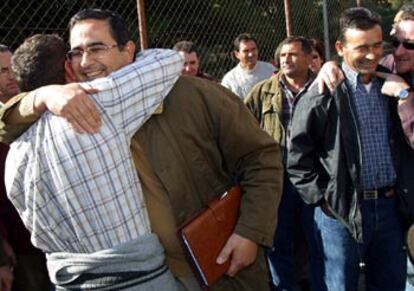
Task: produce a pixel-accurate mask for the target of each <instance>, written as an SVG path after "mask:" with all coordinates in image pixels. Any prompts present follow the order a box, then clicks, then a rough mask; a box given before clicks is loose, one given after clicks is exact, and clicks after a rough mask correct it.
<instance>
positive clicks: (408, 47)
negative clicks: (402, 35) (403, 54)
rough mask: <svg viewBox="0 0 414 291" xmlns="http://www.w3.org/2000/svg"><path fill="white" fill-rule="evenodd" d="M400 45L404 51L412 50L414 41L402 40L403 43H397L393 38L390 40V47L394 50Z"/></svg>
mask: <svg viewBox="0 0 414 291" xmlns="http://www.w3.org/2000/svg"><path fill="white" fill-rule="evenodd" d="M400 44H402V46H403V47H404V48H405V49H406V50H414V40H404V41H399V40H398V39H396V38H394V39H393V40H392V46H393V47H394V48H398V47H399V46H400Z"/></svg>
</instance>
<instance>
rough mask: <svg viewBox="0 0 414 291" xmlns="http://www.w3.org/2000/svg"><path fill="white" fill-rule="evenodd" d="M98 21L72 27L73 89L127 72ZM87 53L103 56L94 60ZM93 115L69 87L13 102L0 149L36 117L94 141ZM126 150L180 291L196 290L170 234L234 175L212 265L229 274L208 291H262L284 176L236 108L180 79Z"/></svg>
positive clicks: (226, 95)
mask: <svg viewBox="0 0 414 291" xmlns="http://www.w3.org/2000/svg"><path fill="white" fill-rule="evenodd" d="M88 11H89V12H88ZM85 14H86V15H87V17H84V16H85ZM102 14H104V15H105V13H101V10H92V11H90V10H87V12H85V11H82V12H79V13H78V14H76V15H75V16H74V17H73V18H72V20H71V23H70V29H71V36H70V45H71V53H73V52H76V53H80V54H81V60H80V62H77V63H71V64H70V69H71V71H73V75H74V77H75V79H76V80H77V81H84V80H91V79H95V78H98V77H102V76H105V75H107V74H109V73H111V72H112V71H114V70H116V69H118V68H121V67H123V66H125V65H127V64H128V62H129V61H128V60H127V59H126V58H125V53H124V48H123V47H122V46H120V45H118V44H117V37H118V35H119V34H122V33H125V30H126V27H123V26H122V25H121V28H120V27H119V26H114V25H113V23H112V22H111V21H112V20H111V19H110V18H108V17H106V16H102ZM82 15H83V16H82ZM74 28H76V31H77V33H76V34H74V33H73V34H72V32H73V31H74ZM96 44H103V45H105V47H106V48H107V49H106V50H105V51H100V52H99V54H97V53H98V52H97V51H95V50H94V49H93V48H94V46H96ZM95 106H96V105H95V104H94V103H93V101H91V100H90V99H89V98H88V96H87V92H85V91H84V90H82V89H81V88H80V87H79V86H77V85H76V84H69V85H65V86H56V85H54V86H48V87H42V88H40V89H38V90H35V91H32V92H30V93H28V94H22V95H18V96H16V97H15V98H14V99H12V100H11V101H10V102H9V103H8V104H6V106H5V108H4V109H3V111H2V117H1V120H2V121H3V122H4V124H2V125H1V129H0V131H1V133H2V138H1V139H2V140H3V141H8V142H11V141H12V140H13V139H15V138H16V137H17V136H18V135H19V134H21V133H22V132H23V131H24V130H25V129H27V128H28V127H29V126H30V124H31V123H33V122H34V121H35V120H37V119H38V118H39V116H40V115H41V114H42V113H43V112H44V111H45V110H50V111H52V112H53V113H55V114H58V115H60V116H62V117H64V118H66V119H67V120H68V121H69V122H70V123H71V124H72V125H73V126H74V128H75V129H77V130H78V131H79V132H87V133H94V132H96V131H98V130H99V126H100V117H99V115H98V114H97V111H96V107H95ZM241 121H243V122H241ZM131 148H132V154H133V157H134V161H135V164H136V167H137V171H138V174H139V177H140V179H141V182H142V187H143V192H144V196H145V199H146V204H147V208H148V211H149V216H150V221H151V228H152V230H153V231H154V232H155V233H156V234H157V235H158V236H159V237H160V240H161V242H162V244H163V246H164V248H165V249H166V257H167V264H168V266H169V267H170V269H171V271H172V272H173V274H174V275H175V276H176V278H177V280H178V281H179V282H180V283H181V285H182V289H183V290H197V289H198V288H199V287H198V286H197V283H196V282H195V279H194V276H193V274H192V272H191V269H190V268H189V266H188V264H187V263H186V261H185V256H184V254H183V251H182V249H181V247H180V244H179V242H178V240H177V238H176V229H177V226H178V225H180V224H182V223H184V222H185V221H186V220H188V219H189V218H191V217H192V216H193V215H194V214H196V213H197V212H198V211H199V210H200V209H202V208H203V207H204V206H205V205H206V204H207V203H208V202H209V201H210V200H211V199H212V198H214V197H217V196H219V195H221V194H222V193H223V192H224V191H225V190H226V189H228V188H229V187H230V186H231V184H232V177H233V176H234V174H236V175H237V176H238V179H239V181H240V184H241V186H242V188H243V196H242V202H241V211H240V217H239V220H238V223H237V225H236V229H235V231H234V233H233V234H232V235H231V237H230V238H229V240H228V241H227V243H226V245H225V246H224V248H223V250H222V252H221V254H220V255H219V257H218V258H217V263H219V264H222V263H224V262H225V261H227V260H230V268H229V270H228V272H227V274H228V276H225V277H223V278H222V279H221V280H220V281H219V282H218V283H217V285H215V286H214V287H213V288H212V290H253V289H256V290H268V289H269V286H268V282H267V276H268V271H267V266H266V262H265V260H264V255H263V248H264V247H270V246H271V244H272V238H273V232H274V229H275V221H276V217H275V216H276V208H277V205H278V203H279V199H280V193H281V185H282V174H283V173H282V167H281V162H280V156H279V149H278V148H277V146H276V145H275V143H274V141H273V140H272V139H271V138H270V137H269V136H267V135H266V134H265V133H264V132H263V131H261V130H260V128H259V127H258V126H257V125H256V122H255V120H254V119H253V117H252V116H251V115H250V114H249V113H248V111H247V109H246V108H245V106H244V105H243V103H242V102H241V101H239V100H238V98H237V97H236V96H235V95H233V94H232V93H231V92H230V91H228V90H227V89H225V88H222V87H221V86H219V85H216V84H213V83H211V82H205V81H203V80H198V79H194V78H184V77H182V78H180V79H179V80H178V81H177V83H176V84H175V86H174V87H173V89H172V91H171V92H170V93H169V95H168V96H167V97H166V100H165V102H164V104H163V106H162V107H160V108H159V110H158V111H157V112H156V114H154V116H153V117H151V118H150V119H149V120H148V121H147V123H146V124H145V125H144V126H143V127H141V129H140V130H139V131H138V132H137V134H136V135H135V136H134V138H133V141H132V145H131Z"/></svg>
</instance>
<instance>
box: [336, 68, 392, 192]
mask: <svg viewBox="0 0 414 291" xmlns="http://www.w3.org/2000/svg"><path fill="white" fill-rule="evenodd" d="M342 69H343V71H344V73H345V76H346V82H347V84H348V87H349V88H351V100H352V102H353V104H354V105H355V109H356V110H355V111H356V116H357V121H358V129H359V134H360V140H361V148H362V164H361V174H360V181H361V186H362V189H360V190H374V189H378V188H381V187H384V186H392V185H394V183H395V179H396V173H395V170H394V165H393V162H392V157H391V148H390V144H389V134H390V121H389V110H388V102H387V97H385V96H384V95H382V94H381V84H380V82H379V81H378V79H377V78H373V79H372V80H371V88H370V89H369V91H368V90H367V89H366V88H365V86H364V84H363V83H362V82H361V80H360V76H359V75H358V73H356V72H355V71H353V70H352V69H351V68H349V67H348V66H347V65H346V64H345V63H344V64H343V65H342Z"/></svg>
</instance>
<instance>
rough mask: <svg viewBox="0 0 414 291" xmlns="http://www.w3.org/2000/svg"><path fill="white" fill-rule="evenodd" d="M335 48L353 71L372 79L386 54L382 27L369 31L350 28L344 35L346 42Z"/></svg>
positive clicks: (339, 43) (375, 27)
mask: <svg viewBox="0 0 414 291" xmlns="http://www.w3.org/2000/svg"><path fill="white" fill-rule="evenodd" d="M335 46H336V50H337V52H338V54H339V55H340V56H342V57H343V59H344V62H345V63H346V64H347V65H348V66H349V67H350V68H351V69H353V70H354V71H356V72H358V73H360V74H361V75H362V76H363V77H364V76H365V77H368V78H370V76H372V75H373V74H374V73H375V70H376V68H377V65H378V63H379V61H380V59H381V57H382V55H383V52H384V51H383V47H382V30H381V27H380V26H379V25H375V26H374V27H372V28H370V29H368V30H361V29H357V28H349V29H347V30H346V32H345V34H344V41H343V42H341V41H337V42H336V44H335Z"/></svg>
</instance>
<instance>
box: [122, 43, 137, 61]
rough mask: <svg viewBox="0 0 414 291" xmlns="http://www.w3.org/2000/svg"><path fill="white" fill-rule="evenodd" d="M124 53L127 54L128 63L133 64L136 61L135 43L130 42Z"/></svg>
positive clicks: (126, 45)
mask: <svg viewBox="0 0 414 291" xmlns="http://www.w3.org/2000/svg"><path fill="white" fill-rule="evenodd" d="M122 51H123V52H125V54H126V57H127V58H128V63H132V61H133V60H134V55H135V43H134V42H132V41H131V40H130V41H128V42H127V43H126V44H125V46H124V48H123V49H122Z"/></svg>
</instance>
